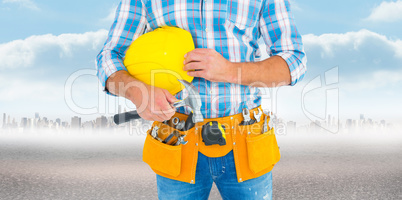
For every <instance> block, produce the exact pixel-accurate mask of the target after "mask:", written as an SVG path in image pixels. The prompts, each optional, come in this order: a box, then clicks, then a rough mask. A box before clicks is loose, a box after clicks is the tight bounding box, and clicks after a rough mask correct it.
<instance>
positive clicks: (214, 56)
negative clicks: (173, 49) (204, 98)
mask: <svg viewBox="0 0 402 200" xmlns="http://www.w3.org/2000/svg"><path fill="white" fill-rule="evenodd" d="M233 65H234V63H232V62H230V61H228V60H226V59H225V58H224V57H223V56H222V55H221V54H220V53H218V52H216V51H215V50H214V49H194V50H193V51H190V52H188V53H187V54H186V55H185V60H184V70H185V71H189V72H187V74H188V75H189V76H193V77H201V78H204V79H207V80H209V81H212V82H234V78H235V76H236V68H235V67H233Z"/></svg>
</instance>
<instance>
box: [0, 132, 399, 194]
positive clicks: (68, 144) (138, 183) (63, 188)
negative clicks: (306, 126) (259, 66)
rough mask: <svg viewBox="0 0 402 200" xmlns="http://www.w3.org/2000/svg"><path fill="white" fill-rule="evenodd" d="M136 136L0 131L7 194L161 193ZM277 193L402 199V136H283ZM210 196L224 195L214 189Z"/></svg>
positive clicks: (1, 187)
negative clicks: (158, 191) (157, 189)
mask: <svg viewBox="0 0 402 200" xmlns="http://www.w3.org/2000/svg"><path fill="white" fill-rule="evenodd" d="M142 140H143V139H142V138H139V137H133V136H116V135H115V136H113V135H112V136H99V135H98V136H93V135H91V136H66V135H62V136H60V135H57V136H54V135H53V136H49V135H19V136H14V135H10V134H8V135H6V134H1V133H0V199H5V200H6V199H156V188H155V175H154V174H153V172H152V171H151V170H150V169H149V168H148V166H147V165H146V164H144V163H142V161H141V149H142V145H141V143H142ZM278 142H279V144H280V146H281V152H282V159H281V161H280V163H279V164H278V165H277V166H276V167H275V168H274V171H273V176H274V199H402V134H401V135H399V136H396V135H385V136H379V135H375V136H373V135H339V134H338V135H329V134H317V135H308V136H306V135H302V136H295V135H287V136H278ZM210 199H220V196H219V193H218V192H217V190H216V188H213V190H212V192H211V196H210Z"/></svg>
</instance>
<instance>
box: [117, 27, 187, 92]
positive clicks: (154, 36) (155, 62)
mask: <svg viewBox="0 0 402 200" xmlns="http://www.w3.org/2000/svg"><path fill="white" fill-rule="evenodd" d="M193 49H194V42H193V38H192V37H191V34H190V33H189V32H188V31H186V30H183V29H181V28H177V27H169V26H165V27H162V28H158V29H156V30H154V31H152V32H149V33H146V34H144V35H142V36H140V37H138V38H137V39H136V40H135V41H133V43H132V44H131V45H130V47H129V48H128V50H127V52H126V56H125V58H124V65H125V66H126V68H127V71H128V72H129V73H130V74H131V75H132V76H134V77H135V78H136V79H138V80H140V81H142V82H144V83H147V84H149V85H153V86H156V87H160V88H164V89H166V90H168V91H169V92H170V93H171V94H172V95H174V94H176V93H178V92H180V91H181V90H182V89H184V86H183V85H182V84H181V83H180V82H179V81H178V80H177V79H184V80H186V81H188V82H190V83H191V81H192V80H193V77H191V76H189V75H187V72H186V71H184V70H183V67H184V64H183V61H184V55H185V54H186V53H188V52H190V51H192V50H193Z"/></svg>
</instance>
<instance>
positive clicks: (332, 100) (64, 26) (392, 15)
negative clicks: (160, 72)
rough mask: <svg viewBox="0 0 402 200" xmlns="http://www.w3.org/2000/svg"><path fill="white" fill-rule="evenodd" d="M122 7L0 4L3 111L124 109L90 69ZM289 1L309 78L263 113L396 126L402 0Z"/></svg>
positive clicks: (19, 0)
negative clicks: (361, 116) (363, 118)
mask: <svg viewBox="0 0 402 200" xmlns="http://www.w3.org/2000/svg"><path fill="white" fill-rule="evenodd" d="M118 3H119V1H118V0H107V1H106V0H96V1H95V0H86V1H65V0H59V1H51V0H41V1H37V0H0V27H2V28H1V32H0V35H1V37H0V83H1V84H0V112H1V113H7V114H11V115H12V116H13V117H16V118H17V119H19V118H20V117H22V116H27V117H33V116H34V113H35V112H40V114H41V116H47V117H48V118H51V119H55V118H57V117H60V118H62V119H64V120H69V118H70V117H71V116H72V115H78V114H77V113H80V114H81V116H82V117H83V118H84V119H93V118H94V117H96V116H99V115H101V114H107V115H112V114H113V113H114V112H116V109H115V107H116V105H118V104H127V102H125V101H124V99H120V98H115V97H107V96H105V95H104V94H103V93H102V92H100V89H99V88H100V87H99V83H98V81H97V78H96V76H95V70H94V69H95V64H94V59H95V57H96V55H97V53H98V52H99V50H100V49H101V47H102V44H103V43H104V41H105V39H106V34H107V31H108V29H109V27H110V25H111V23H112V20H113V17H114V11H115V9H116V6H117V4H118ZM291 3H292V10H293V13H294V16H295V19H296V23H297V25H298V28H299V31H300V32H301V34H302V35H303V40H304V43H305V49H306V52H307V55H308V73H307V75H306V77H305V79H304V80H303V82H301V83H300V84H298V85H297V86H295V87H283V88H280V89H275V90H270V91H267V92H269V93H266V95H265V98H266V100H265V107H267V108H269V109H271V110H275V111H276V112H277V113H278V115H280V116H281V117H283V118H286V119H288V120H296V121H301V122H308V121H309V120H316V119H322V118H325V116H326V115H328V114H331V115H332V116H334V115H335V116H336V115H339V117H340V119H346V118H358V117H359V114H361V113H362V114H365V115H366V116H367V117H370V118H373V119H375V120H381V119H386V120H388V121H391V122H394V123H398V122H400V121H401V120H402V112H401V111H402V105H401V103H400V102H401V100H402V86H401V85H402V64H401V63H402V26H401V24H402V0H397V1H395V0H394V1H378V0H377V1H375V0H364V1H363V0H356V1H345V0H340V1H319V0H307V1H299V0H292V1H291ZM271 102H274V103H271ZM105 105H109V106H105ZM127 105H128V106H130V104H127ZM82 114H84V115H82ZM0 123H2V122H0Z"/></svg>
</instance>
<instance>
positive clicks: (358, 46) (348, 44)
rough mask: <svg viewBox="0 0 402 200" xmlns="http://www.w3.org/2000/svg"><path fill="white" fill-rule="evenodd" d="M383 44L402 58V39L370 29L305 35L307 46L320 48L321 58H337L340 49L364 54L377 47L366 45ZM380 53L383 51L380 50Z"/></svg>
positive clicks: (304, 40) (304, 39)
mask: <svg viewBox="0 0 402 200" xmlns="http://www.w3.org/2000/svg"><path fill="white" fill-rule="evenodd" d="M374 41H375V42H376V44H377V43H378V44H381V46H383V47H384V48H385V49H388V50H390V51H392V52H393V53H394V54H393V56H395V57H398V58H402V40H399V39H398V40H391V39H389V38H387V37H386V36H384V35H380V34H378V33H375V32H371V31H369V30H365V29H363V30H360V31H358V32H347V33H344V34H332V33H330V34H323V35H319V36H317V35H314V34H307V35H304V36H303V42H304V45H305V46H306V48H319V50H320V52H321V58H335V57H337V56H339V55H338V54H337V53H339V50H340V51H344V52H345V51H354V52H357V53H360V54H363V53H364V52H365V51H370V50H375V49H365V48H366V45H370V44H373V43H374ZM378 54H379V55H380V54H381V52H378ZM388 56H390V55H388Z"/></svg>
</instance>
